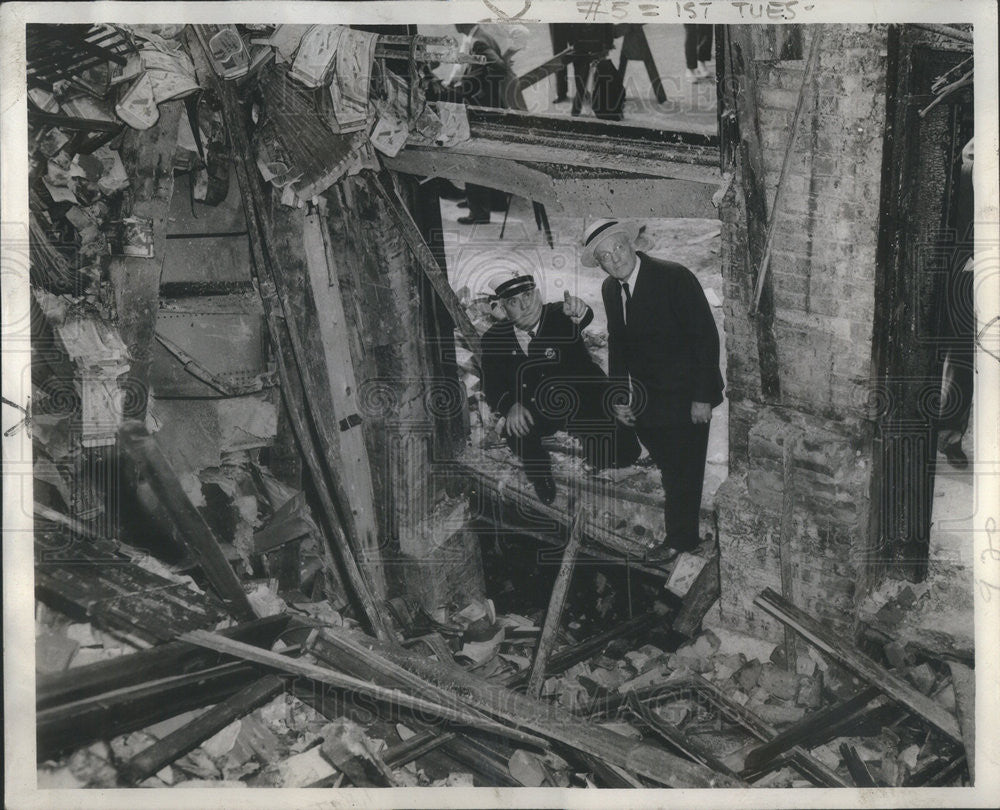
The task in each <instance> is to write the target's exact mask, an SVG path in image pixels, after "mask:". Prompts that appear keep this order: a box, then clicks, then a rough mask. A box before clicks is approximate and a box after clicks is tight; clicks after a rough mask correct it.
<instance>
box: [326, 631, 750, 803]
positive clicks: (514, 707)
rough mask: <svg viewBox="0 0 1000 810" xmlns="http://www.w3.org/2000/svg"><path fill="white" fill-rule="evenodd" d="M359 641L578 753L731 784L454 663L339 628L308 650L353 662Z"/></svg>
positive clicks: (699, 781) (633, 768)
mask: <svg viewBox="0 0 1000 810" xmlns="http://www.w3.org/2000/svg"><path fill="white" fill-rule="evenodd" d="M345 639H348V640H353V641H354V643H355V644H363V645H364V646H365V647H366V648H367V649H368V650H370V651H371V652H372V653H374V654H375V655H376V656H377V657H379V658H385V659H388V660H389V661H391V662H392V663H395V664H397V665H399V666H401V667H404V668H405V669H407V670H408V671H410V672H412V673H414V674H416V675H418V676H420V677H421V678H423V679H424V680H427V681H430V682H431V683H434V684H437V685H438V686H440V687H442V688H445V689H448V690H450V691H453V692H455V693H456V694H457V695H460V696H461V697H460V700H461V702H462V703H464V704H466V705H468V706H472V707H474V708H476V709H479V710H480V711H483V712H485V713H486V714H489V715H491V716H494V717H498V718H501V719H502V720H504V721H505V722H508V723H511V724H513V725H516V726H519V727H521V728H524V729H527V730H529V731H531V732H534V733H536V734H540V735H542V736H543V737H546V738H548V739H550V740H554V741H558V742H559V743H560V744H562V745H567V746H569V747H570V748H574V749H576V750H578V751H582V752H584V753H588V754H591V755H593V756H595V757H597V758H599V759H602V760H604V761H606V762H609V763H611V764H612V765H617V766H619V767H621V768H624V769H625V770H627V771H629V772H631V773H634V774H638V775H639V776H642V777H645V778H647V779H651V780H653V781H655V782H656V783H657V784H660V785H667V786H671V787H731V786H735V785H736V782H734V780H732V779H730V778H729V777H726V776H723V775H722V774H718V773H715V772H714V771H712V770H711V769H709V768H705V767H704V766H702V765H699V764H697V763H692V762H688V761H687V760H685V759H682V758H681V757H676V756H673V755H672V754H669V753H667V752H666V751H664V750H662V749H661V748H658V747H656V746H652V745H649V744H647V743H642V742H636V741H634V740H630V739H628V738H625V737H622V736H621V735H620V734H615V733H614V732H611V731H608V730H607V729H604V728H600V727H598V726H592V725H590V724H589V723H587V722H585V721H581V719H580V718H579V717H576V716H574V715H572V714H571V713H569V712H567V711H565V710H563V709H561V708H559V707H558V706H554V705H552V704H549V703H542V702H540V701H536V700H532V699H531V698H528V697H525V696H524V695H519V694H517V693H516V692H512V691H511V690H509V689H505V688H503V687H502V686H498V685H496V684H492V683H489V682H487V681H484V680H482V679H481V678H478V677H476V676H475V675H471V674H469V673H468V672H466V671H465V670H463V669H461V668H460V667H458V666H456V665H454V664H451V665H449V664H447V663H444V662H440V661H431V660H429V659H428V658H427V657H426V656H424V655H421V654H417V653H412V652H410V651H408V650H404V649H402V648H398V647H389V646H388V645H386V644H383V643H381V642H379V641H377V640H376V639H373V638H369V637H364V636H361V635H360V634H358V633H353V632H351V631H346V630H341V629H338V630H337V631H336V632H334V631H332V630H330V631H321V632H320V633H319V634H318V636H317V637H316V638H315V640H314V641H313V644H312V647H311V651H312V652H313V653H314V654H315V655H316V656H317V657H319V658H323V659H328V660H333V661H337V662H338V663H341V664H342V665H346V666H352V665H353V661H352V660H351V658H352V651H351V646H350V645H345V644H343V643H341V642H342V641H343V640H345Z"/></svg>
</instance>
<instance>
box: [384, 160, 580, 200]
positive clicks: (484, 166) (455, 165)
mask: <svg viewBox="0 0 1000 810" xmlns="http://www.w3.org/2000/svg"><path fill="white" fill-rule="evenodd" d="M383 163H384V165H385V166H386V168H388V169H391V170H392V171H396V172H403V173H405V174H413V175H417V176H420V177H444V178H446V179H448V180H452V181H454V182H456V183H466V182H468V183H478V184H480V185H483V186H488V187H490V188H499V189H502V190H503V191H509V192H510V193H511V194H516V195H517V196H519V197H526V198H527V199H529V200H538V201H539V202H541V203H544V204H545V205H546V206H552V208H553V209H554V210H556V211H558V210H561V206H560V204H559V198H558V197H557V196H556V193H555V188H554V187H553V180H552V178H551V177H550V176H549V175H547V174H546V173H545V172H542V171H539V170H538V169H535V168H533V167H531V166H526V165H524V164H523V163H518V162H517V161H515V160H511V159H508V158H503V157H497V156H492V155H469V154H460V153H456V152H454V151H452V150H449V149H440V148H433V147H426V148H407V149H403V150H401V151H400V152H399V154H397V155H396V156H395V157H388V156H386V157H385V158H384V159H383Z"/></svg>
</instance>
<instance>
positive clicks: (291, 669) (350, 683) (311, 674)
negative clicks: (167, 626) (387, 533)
mask: <svg viewBox="0 0 1000 810" xmlns="http://www.w3.org/2000/svg"><path fill="white" fill-rule="evenodd" d="M182 640H183V641H187V642H190V643H191V644H198V645H200V646H202V647H206V648H208V649H210V650H215V651H217V652H221V653H225V654H226V655H232V656H234V657H236V658H242V659H243V660H245V661H251V662H253V663H255V664H261V665H263V666H267V667H271V668H273V669H277V670H280V671H282V672H287V673H288V674H290V675H300V676H302V677H303V678H308V679H310V680H313V681H316V682H317V683H324V684H327V685H329V686H334V687H337V688H339V689H346V690H348V691H351V692H355V693H357V694H360V695H365V696H367V697H372V698H375V699H376V700H381V701H385V702H388V703H390V704H392V705H395V706H401V707H403V708H405V709H412V710H413V711H417V712H424V713H427V714H429V715H431V716H433V717H440V718H441V719H443V720H449V721H451V722H454V723H461V724H464V725H468V726H471V727H473V728H478V729H481V730H483V731H489V732H491V733H493V734H499V735H500V736H503V737H507V738H509V739H512V740H516V741H518V742H522V743H528V744H529V745H540V744H541V742H542V741H541V740H539V739H538V738H537V737H535V736H534V735H531V734H526V733H524V732H521V731H517V730H516V729H512V728H507V727H506V726H502V725H500V724H499V723H495V722H493V721H492V720H488V719H484V718H483V717H480V716H479V715H477V714H474V713H472V712H471V711H469V710H468V709H467V708H466V707H464V706H461V705H460V704H459V703H458V701H457V700H456V701H454V705H453V706H443V705H441V704H440V703H436V702H433V701H430V700H424V699H423V698H419V697H415V696H413V695H410V694H408V693H406V692H402V691H400V690H399V689H386V688H384V687H382V686H378V685H376V684H373V683H369V682H368V681H363V680H360V679H359V678H354V677H351V676H350V675H344V674H342V673H340V672H337V671H336V670H333V669H329V668H327V667H321V666H318V665H316V664H310V663H308V662H307V661H302V660H299V659H295V658H287V657H285V656H283V655H279V654H278V653H273V652H270V651H268V650H262V649H260V648H259V647H252V646H250V645H249V644H243V643H241V642H239V641H233V640H232V639H227V638H225V637H224V636H220V635H219V634H218V633H208V632H206V631H204V630H196V631H194V632H191V633H187V634H186V635H184V636H183V637H182ZM428 686H429V687H430V685H428ZM432 691H434V693H435V694H436V690H433V689H432Z"/></svg>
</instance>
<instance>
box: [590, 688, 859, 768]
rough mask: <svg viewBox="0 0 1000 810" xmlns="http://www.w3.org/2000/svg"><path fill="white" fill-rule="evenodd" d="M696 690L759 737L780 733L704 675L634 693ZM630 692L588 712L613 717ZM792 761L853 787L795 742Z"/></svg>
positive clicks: (648, 695) (646, 696)
mask: <svg viewBox="0 0 1000 810" xmlns="http://www.w3.org/2000/svg"><path fill="white" fill-rule="evenodd" d="M692 692H694V693H697V694H698V695H700V696H703V697H704V698H705V699H707V700H708V701H709V702H710V703H711V704H712V705H714V706H715V707H716V708H717V709H719V711H720V712H721V714H722V715H723V717H724V718H725V719H727V720H729V721H732V722H736V723H739V725H741V726H742V727H743V728H744V729H746V730H747V731H748V732H750V734H752V735H753V736H754V737H756V738H757V739H758V740H763V741H767V740H770V739H772V738H774V737H776V736H777V734H778V732H777V730H776V729H775V728H774V727H773V726H770V725H769V724H767V723H765V722H764V721H763V720H762V719H761V718H760V717H758V716H757V715H756V714H754V713H753V712H752V711H750V710H749V709H748V708H746V707H745V706H741V705H740V704H739V703H736V702H735V701H733V700H732V699H730V698H729V697H727V696H726V694H725V693H724V692H723V691H722V690H721V689H719V687H718V686H716V685H715V684H714V683H711V682H710V681H707V680H705V678H703V677H702V676H700V675H690V676H688V677H686V678H682V679H681V680H679V681H676V682H672V683H668V684H658V685H655V686H649V687H646V688H644V689H636V690H634V694H635V696H636V698H637V699H638V700H651V699H662V698H664V697H667V696H670V695H678V696H681V695H686V696H690V695H691V693H692ZM630 694H633V692H630V693H627V694H624V695H622V694H618V695H611V696H608V697H606V698H602V699H601V700H598V701H595V703H594V704H592V706H591V707H590V709H589V710H588V711H587V712H586V713H587V714H588V715H589V716H590V717H592V718H594V719H599V718H605V717H609V716H611V715H612V714H614V713H616V712H618V711H619V710H620V709H621V707H622V706H623V705H624V704H625V702H626V700H627V699H628V697H629V695H630ZM790 761H791V763H792V764H793V765H795V767H796V768H797V769H798V770H799V771H800V772H801V773H802V774H803V775H805V776H806V777H807V778H808V779H809V780H810V781H811V782H812V783H813V784H815V785H817V786H820V787H850V785H849V784H848V783H847V782H846V781H845V780H843V779H842V778H841V777H839V776H838V775H837V774H836V773H835V772H834V771H832V770H830V769H829V768H827V767H826V766H825V765H824V764H823V763H822V762H820V761H819V760H817V759H816V758H815V757H813V756H812V755H811V754H810V753H809V752H808V751H806V750H805V749H803V748H802V747H801V746H795V747H794V748H792V749H791V752H790Z"/></svg>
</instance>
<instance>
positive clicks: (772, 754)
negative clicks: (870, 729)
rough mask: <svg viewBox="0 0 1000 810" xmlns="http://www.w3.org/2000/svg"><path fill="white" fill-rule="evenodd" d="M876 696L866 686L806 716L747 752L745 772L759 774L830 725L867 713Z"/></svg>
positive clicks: (872, 690)
mask: <svg viewBox="0 0 1000 810" xmlns="http://www.w3.org/2000/svg"><path fill="white" fill-rule="evenodd" d="M879 695H881V692H879V691H878V689H876V688H875V687H874V686H868V687H866V688H865V689H862V690H861V691H860V692H858V694H856V695H854V696H853V697H851V698H848V699H847V700H842V701H840V702H838V703H834V704H832V705H830V706H826V707H825V708H823V709H820V710H819V711H818V712H813V713H812V714H809V715H806V716H805V717H804V718H803V719H802V720H800V721H799V722H798V723H795V724H794V725H791V726H789V727H788V728H786V729H785V730H784V731H782V732H781V733H780V734H779V735H777V736H776V737H774V738H773V739H771V740H768V741H767V742H766V743H764V744H763V745H760V746H758V747H757V748H754V749H753V750H752V751H750V753H749V754H747V757H746V759H745V760H744V762H743V768H744V770H745V771H761V770H763V769H764V768H765V767H766V766H767V765H768V764H769V763H770V762H772V761H774V760H775V759H776V758H777V757H779V756H781V754H783V753H784V752H785V751H787V750H789V749H790V748H794V747H795V746H796V745H800V744H806V745H809V743H810V741H811V738H813V737H814V736H815V735H817V734H823V732H824V731H825V730H826V729H827V728H828V727H829V726H830V724H831V723H835V722H838V721H840V720H841V719H842V718H844V717H848V716H851V715H857V714H860V713H862V712H866V711H867V707H868V704H870V703H871V702H872V701H874V700H875V699H876V698H877V697H879ZM824 736H825V735H824ZM813 744H815V743H813ZM810 747H811V746H810Z"/></svg>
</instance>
